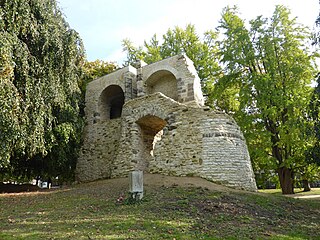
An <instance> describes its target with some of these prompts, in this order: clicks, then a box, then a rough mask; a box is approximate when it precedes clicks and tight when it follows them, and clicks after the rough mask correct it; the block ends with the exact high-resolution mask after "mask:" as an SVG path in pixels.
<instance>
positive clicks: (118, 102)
mask: <svg viewBox="0 0 320 240" xmlns="http://www.w3.org/2000/svg"><path fill="white" fill-rule="evenodd" d="M123 104H124V93H123V91H122V88H121V87H120V86H118V85H110V86H108V87H107V88H106V89H104V90H103V91H102V93H101V96H100V118H101V120H107V119H115V118H120V117H121V113H122V106H123Z"/></svg>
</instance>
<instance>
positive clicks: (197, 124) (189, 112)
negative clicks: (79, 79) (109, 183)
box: [76, 55, 256, 191]
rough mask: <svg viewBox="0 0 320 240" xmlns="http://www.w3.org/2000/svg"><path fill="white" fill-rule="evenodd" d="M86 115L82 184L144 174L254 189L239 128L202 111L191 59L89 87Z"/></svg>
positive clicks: (125, 72) (129, 71)
mask: <svg viewBox="0 0 320 240" xmlns="http://www.w3.org/2000/svg"><path fill="white" fill-rule="evenodd" d="M121 97H122V98H121ZM113 102H116V104H114V105H112V103H113ZM123 103H124V105H123V106H122V104H123ZM114 107H119V109H116V110H117V111H115V113H116V114H112V112H113V111H111V110H110V109H114ZM85 113H86V124H87V125H86V128H85V132H84V144H83V147H82V150H81V153H80V157H79V159H78V164H77V169H76V176H77V179H78V180H79V181H92V180H96V179H101V178H115V177H126V176H128V174H129V172H130V171H132V170H143V171H146V172H151V173H161V174H166V175H174V176H200V177H203V178H206V179H208V180H211V181H214V182H218V183H221V184H224V185H226V186H231V187H236V188H242V189H246V190H250V191H255V190H256V185H255V180H254V176H253V171H252V167H251V162H250V157H249V154H248V150H247V146H246V142H245V139H244V137H243V135H242V133H241V131H240V129H239V127H238V125H237V124H236V123H235V121H234V120H233V119H232V118H231V117H230V116H228V115H226V114H223V113H219V112H215V111H213V110H210V109H209V108H208V107H203V95H202V91H201V86H200V79H199V77H198V76H197V73H196V70H195V68H194V66H193V64H192V62H191V61H190V59H188V58H187V57H186V56H183V55H179V56H174V57H171V58H168V59H165V60H162V61H160V62H157V63H154V64H150V65H144V64H143V63H141V67H140V68H137V69H135V68H133V67H131V66H129V67H125V68H123V69H120V70H118V71H116V72H114V73H111V74H109V75H107V76H104V77H102V78H99V79H97V80H95V81H93V82H91V83H89V84H88V87H87V92H86V108H85ZM118 113H119V114H118ZM112 117H118V118H116V119H112Z"/></svg>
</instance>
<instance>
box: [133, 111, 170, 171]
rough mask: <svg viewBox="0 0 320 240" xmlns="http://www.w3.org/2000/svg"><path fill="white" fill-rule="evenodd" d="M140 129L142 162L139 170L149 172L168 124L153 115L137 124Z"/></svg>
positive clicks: (143, 118)
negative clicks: (155, 150) (156, 148)
mask: <svg viewBox="0 0 320 240" xmlns="http://www.w3.org/2000/svg"><path fill="white" fill-rule="evenodd" d="M136 123H137V124H138V125H139V127H140V146H139V150H140V161H139V162H138V169H139V170H146V171H148V166H149V163H150V161H151V160H152V158H154V157H155V156H154V149H155V146H156V144H157V142H159V141H160V140H161V138H162V135H163V128H164V127H165V126H166V124H167V122H166V121H165V120H163V119H161V118H159V117H156V116H153V115H146V116H144V117H142V118H140V119H139V120H138V121H137V122H136Z"/></svg>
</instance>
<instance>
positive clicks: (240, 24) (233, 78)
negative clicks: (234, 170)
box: [213, 6, 316, 183]
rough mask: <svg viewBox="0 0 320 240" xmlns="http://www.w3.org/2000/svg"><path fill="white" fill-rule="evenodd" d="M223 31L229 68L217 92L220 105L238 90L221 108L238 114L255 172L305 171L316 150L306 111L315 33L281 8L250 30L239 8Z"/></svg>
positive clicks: (228, 15) (225, 18) (225, 17)
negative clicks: (227, 94)
mask: <svg viewBox="0 0 320 240" xmlns="http://www.w3.org/2000/svg"><path fill="white" fill-rule="evenodd" d="M219 30H220V31H222V32H223V34H224V38H223V40H222V41H221V42H220V54H221V62H222V63H223V65H224V66H225V67H224V69H223V72H224V75H223V77H222V78H220V79H219V81H218V82H217V83H216V87H214V89H213V96H214V97H215V98H217V104H220V102H221V101H225V100H224V99H222V98H223V97H225V92H229V91H231V90H233V91H232V93H234V95H233V96H231V95H230V98H231V100H229V102H232V103H233V105H231V104H221V105H220V107H221V108H224V109H225V111H227V112H234V117H235V118H236V120H237V122H238V123H239V125H240V126H241V128H242V130H243V131H244V133H245V136H246V139H247V141H248V145H249V150H250V154H251V157H252V159H253V161H254V162H255V163H254V166H255V167H256V170H260V169H259V168H261V167H263V168H265V167H266V166H267V165H269V167H270V169H274V170H279V169H281V168H287V169H290V170H291V171H294V169H297V168H299V167H300V166H302V165H304V160H305V151H306V149H307V148H308V146H309V145H310V144H311V138H310V135H308V134H307V130H308V129H309V123H308V121H307V118H306V116H307V110H306V106H307V105H308V103H309V101H310V97H311V92H312V88H311V87H310V84H311V80H312V79H313V78H314V76H315V73H316V71H315V68H314V66H313V62H312V60H313V58H314V56H313V55H312V53H310V52H308V50H307V49H308V40H309V37H310V33H309V32H308V31H307V29H306V28H304V27H303V26H301V25H298V24H296V22H295V19H291V18H290V12H289V10H288V9H286V8H285V7H283V6H277V7H276V9H275V11H274V14H273V16H272V17H271V18H270V19H266V18H262V17H257V18H256V19H255V20H252V21H250V29H247V27H246V25H245V23H244V21H243V20H242V19H241V18H240V17H239V16H238V13H237V9H236V8H226V9H225V10H224V11H223V14H222V19H221V21H220V26H219ZM244 43H245V44H244ZM235 102H237V104H235ZM234 106H236V107H234ZM266 170H268V169H266ZM280 182H281V179H280ZM291 183H293V182H291Z"/></svg>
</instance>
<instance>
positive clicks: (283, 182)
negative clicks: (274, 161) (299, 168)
mask: <svg viewBox="0 0 320 240" xmlns="http://www.w3.org/2000/svg"><path fill="white" fill-rule="evenodd" d="M278 176H279V180H280V186H281V189H282V194H294V189H293V170H292V169H290V168H287V167H281V168H278Z"/></svg>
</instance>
